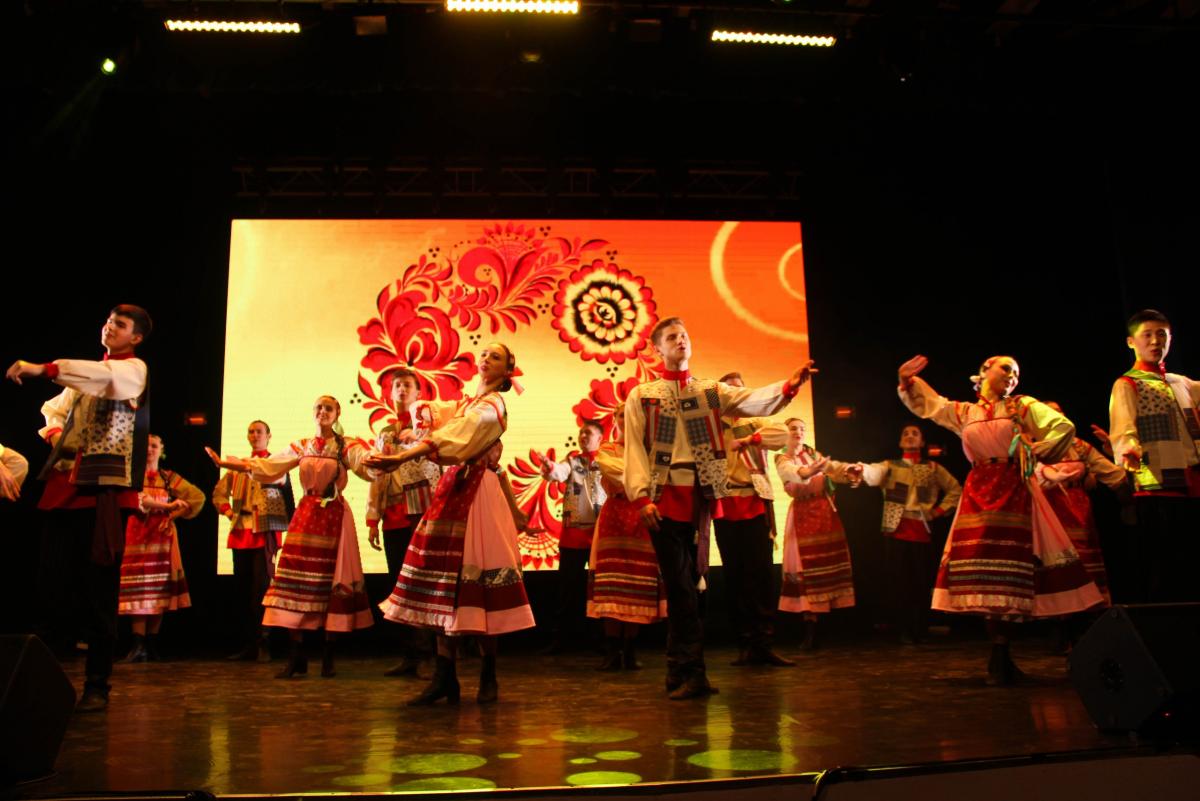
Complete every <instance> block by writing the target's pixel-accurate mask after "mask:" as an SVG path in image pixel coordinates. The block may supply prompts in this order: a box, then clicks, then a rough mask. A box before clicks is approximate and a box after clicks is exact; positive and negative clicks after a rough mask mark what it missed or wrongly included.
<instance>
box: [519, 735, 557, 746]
mask: <svg viewBox="0 0 1200 801" xmlns="http://www.w3.org/2000/svg"><path fill="white" fill-rule="evenodd" d="M547 742H549V741H548V740H547V739H546V738H545V737H523V738H521V739H520V740H517V745H545V744H546V743H547Z"/></svg>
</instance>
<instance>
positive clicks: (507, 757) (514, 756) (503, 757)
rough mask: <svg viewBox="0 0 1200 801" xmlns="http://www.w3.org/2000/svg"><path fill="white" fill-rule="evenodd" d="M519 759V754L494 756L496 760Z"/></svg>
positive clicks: (508, 753)
mask: <svg viewBox="0 0 1200 801" xmlns="http://www.w3.org/2000/svg"><path fill="white" fill-rule="evenodd" d="M520 758H521V755H520V754H514V753H512V752H511V751H508V752H505V753H503V754H496V759H520Z"/></svg>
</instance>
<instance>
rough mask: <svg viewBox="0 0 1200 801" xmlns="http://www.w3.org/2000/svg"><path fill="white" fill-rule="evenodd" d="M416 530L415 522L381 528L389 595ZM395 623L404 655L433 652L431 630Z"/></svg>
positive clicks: (411, 655) (412, 655) (416, 656)
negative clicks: (389, 580) (407, 524)
mask: <svg viewBox="0 0 1200 801" xmlns="http://www.w3.org/2000/svg"><path fill="white" fill-rule="evenodd" d="M416 530H417V525H416V524H415V523H414V524H413V525H411V526H406V527H405V528H385V529H384V530H383V555H384V557H385V558H386V559H387V569H388V574H389V575H390V576H391V577H392V584H391V585H389V586H388V588H387V591H388V594H389V595H390V594H391V592H392V587H393V586H395V583H396V579H397V577H399V575H400V568H402V567H404V555H405V554H406V553H408V545H409V543H411V542H412V538H413V534H414V533H415V532H416ZM384 597H385V598H386V597H387V596H384ZM396 625H397V627H398V628H399V630H400V652H401V653H402V654H403V655H404V656H407V657H412V658H416V659H420V658H422V657H424V656H425V655H427V654H430V653H432V652H433V632H432V631H430V630H428V629H419V628H414V627H413V626H409V625H406V624H404V623H398V624H396Z"/></svg>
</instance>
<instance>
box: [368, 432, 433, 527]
mask: <svg viewBox="0 0 1200 801" xmlns="http://www.w3.org/2000/svg"><path fill="white" fill-rule="evenodd" d="M402 430H403V429H400V428H398V427H397V426H395V425H390V426H388V427H387V428H385V429H383V431H381V432H379V441H378V447H379V450H380V451H382V452H383V453H386V454H391V453H399V452H400V451H403V450H407V449H409V448H411V447H413V446H415V445H416V444H417V443H416V442H412V443H403V442H400V440H399V434H400V431H402ZM441 478H442V468H441V467H439V466H438V465H437V464H436V463H435V462H431V461H430V460H428V459H413V460H411V461H408V462H405V463H404V464H402V465H400V466H399V467H397V468H396V469H395V470H394V471H392V472H391V473H388V474H387V475H386V476H384V477H383V480H384V481H385V482H386V483H385V484H384V490H383V497H382V498H380V506H379V512H380V513H381V514H382V513H383V510H384V509H390V508H391V507H393V506H396V505H397V504H399V503H400V502H401V501H403V503H404V509H405V512H406V513H407V514H410V515H415V516H420V515H421V514H423V513H424V512H425V510H426V509H428V508H429V504H430V502H431V501H432V500H433V490H434V488H436V487H437V483H438V481H440V480H441Z"/></svg>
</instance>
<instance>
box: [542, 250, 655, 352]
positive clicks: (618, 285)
mask: <svg viewBox="0 0 1200 801" xmlns="http://www.w3.org/2000/svg"><path fill="white" fill-rule="evenodd" d="M653 296H654V292H653V290H651V289H650V288H649V287H648V286H646V282H645V279H643V278H641V277H640V276H635V275H634V274H633V273H631V272H629V271H628V270H623V269H621V268H619V267H617V265H615V264H605V263H604V262H602V261H601V260H599V259H596V260H595V261H593V262H592V263H591V265H590V266H588V267H584V268H581V269H579V270H575V271H574V272H572V273H571V275H570V276H568V277H567V278H564V279H562V280H561V281H559V283H558V291H557V292H556V293H555V294H554V301H555V305H554V309H553V312H552V313H553V315H554V319H553V321H552V322H551V325H553V326H554V327H555V328H556V329H558V338H559V339H561V340H562V341H563V342H566V343H568V344H569V345H570V346H571V351H572V352H574V353H578V354H580V356H581V357H582V358H583V359H584V360H589V359H595V360H596V361H597V362H600V363H604V362H607V361H609V360H612V361H613V362H614V363H616V364H620V363H622V362H624V361H625V360H626V359H630V358H633V357H635V356H636V355H637V353H638V352H639V351H640V350H642V349H643V348H644V347H645V345H646V339H647V337H648V336H649V335H650V330H651V329H652V328H653V327H654V323H655V322H656V321H657V319H658V318H657V316H656V315H655V304H654V301H653V300H652V299H651V298H652V297H653Z"/></svg>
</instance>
